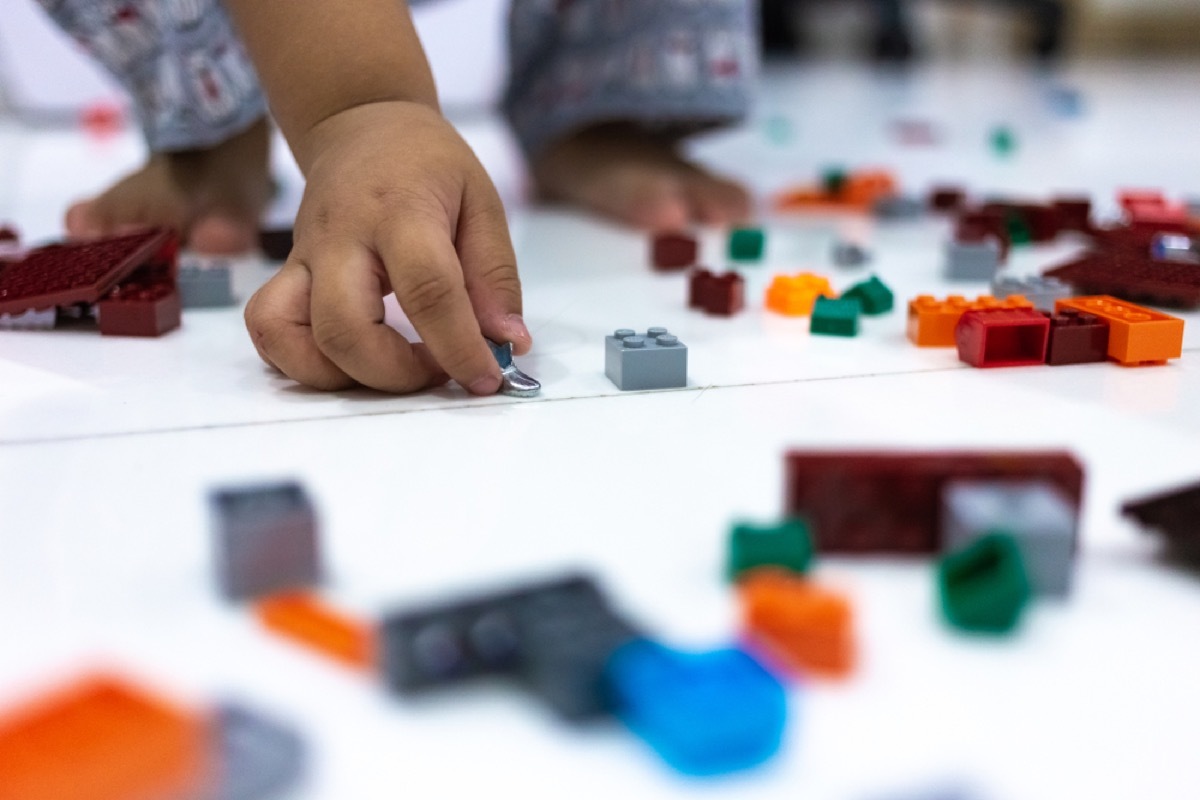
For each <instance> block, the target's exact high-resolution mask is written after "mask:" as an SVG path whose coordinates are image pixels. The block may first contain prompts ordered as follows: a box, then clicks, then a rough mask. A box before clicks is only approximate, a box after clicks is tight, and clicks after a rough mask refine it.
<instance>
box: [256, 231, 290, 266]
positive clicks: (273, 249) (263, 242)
mask: <svg viewBox="0 0 1200 800" xmlns="http://www.w3.org/2000/svg"><path fill="white" fill-rule="evenodd" d="M293 240H294V237H293V231H292V229H291V228H268V229H264V230H261V231H259V232H258V249H260V250H262V251H263V255H265V256H266V257H267V260H269V261H287V259H288V256H290V255H291V254H292V245H293Z"/></svg>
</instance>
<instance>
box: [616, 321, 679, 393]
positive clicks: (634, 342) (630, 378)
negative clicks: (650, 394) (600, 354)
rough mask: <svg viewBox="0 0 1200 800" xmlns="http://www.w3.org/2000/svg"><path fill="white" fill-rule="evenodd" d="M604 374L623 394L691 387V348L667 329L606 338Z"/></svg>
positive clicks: (622, 331) (620, 333) (623, 332)
mask: <svg viewBox="0 0 1200 800" xmlns="http://www.w3.org/2000/svg"><path fill="white" fill-rule="evenodd" d="M604 374H605V375H607V376H608V379H609V380H610V381H612V382H613V384H614V385H615V386H616V387H617V388H618V389H620V390H621V391H623V392H628V391H637V390H639V389H678V388H681V387H684V386H687V345H685V344H684V343H683V342H681V341H679V339H678V338H676V337H675V336H672V335H671V334H670V332H668V331H667V329H666V328H650V329H649V330H648V331H646V333H645V334H643V335H638V334H636V333H634V331H632V330H630V329H628V328H622V329H620V330H618V331H616V332H615V333H614V334H613V335H612V336H606V337H604Z"/></svg>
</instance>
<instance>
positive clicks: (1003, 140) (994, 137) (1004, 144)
mask: <svg viewBox="0 0 1200 800" xmlns="http://www.w3.org/2000/svg"><path fill="white" fill-rule="evenodd" d="M988 143H989V144H990V145H991V147H992V152H993V153H995V154H996V155H998V156H1000V157H1001V158H1005V157H1007V156H1011V155H1012V154H1013V153H1014V152H1016V149H1017V136H1016V134H1015V133H1013V131H1012V128H1008V127H1005V126H1003V125H1001V126H999V127H997V128H993V129H992V132H991V133H990V134H989V135H988Z"/></svg>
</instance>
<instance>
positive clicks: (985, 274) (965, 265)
mask: <svg viewBox="0 0 1200 800" xmlns="http://www.w3.org/2000/svg"><path fill="white" fill-rule="evenodd" d="M998 269H1000V245H999V243H997V242H996V240H994V239H984V240H983V241H979V242H958V241H953V240H952V241H949V242H947V243H946V267H945V270H944V274H945V277H946V279H947V280H952V281H990V280H991V279H992V278H994V277H995V276H996V270H998Z"/></svg>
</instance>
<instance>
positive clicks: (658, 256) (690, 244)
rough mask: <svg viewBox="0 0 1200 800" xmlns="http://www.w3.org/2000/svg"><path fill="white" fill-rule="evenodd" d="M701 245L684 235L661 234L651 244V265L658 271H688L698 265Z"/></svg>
mask: <svg viewBox="0 0 1200 800" xmlns="http://www.w3.org/2000/svg"><path fill="white" fill-rule="evenodd" d="M699 252H700V245H699V244H698V243H697V242H696V239H695V237H692V236H688V235H687V234H683V233H660V234H657V235H655V236H654V238H653V239H652V240H651V242H650V264H651V265H652V266H653V267H654V268H655V269H656V270H663V271H671V270H677V269H687V268H688V267H690V266H693V265H694V264H695V263H696V256H697V254H698V253H699Z"/></svg>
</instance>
